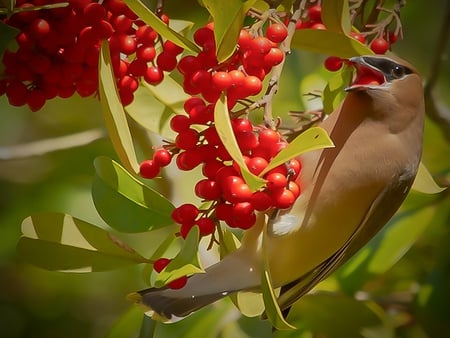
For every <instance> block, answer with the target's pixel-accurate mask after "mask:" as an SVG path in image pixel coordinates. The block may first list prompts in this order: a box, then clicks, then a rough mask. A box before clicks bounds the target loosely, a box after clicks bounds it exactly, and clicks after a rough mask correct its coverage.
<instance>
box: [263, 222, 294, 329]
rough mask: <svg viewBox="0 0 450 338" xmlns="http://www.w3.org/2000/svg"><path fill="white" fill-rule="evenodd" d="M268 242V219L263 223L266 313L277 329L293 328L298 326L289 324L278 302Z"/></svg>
mask: <svg viewBox="0 0 450 338" xmlns="http://www.w3.org/2000/svg"><path fill="white" fill-rule="evenodd" d="M266 243H267V221H266V220H265V223H264V225H263V238H262V254H263V269H262V272H261V292H262V295H263V300H264V307H265V313H266V315H267V318H268V319H269V321H270V323H271V324H272V326H273V327H274V328H276V329H277V330H293V329H295V328H296V327H295V326H292V325H291V324H289V323H288V322H287V321H286V319H285V318H284V316H283V314H282V313H281V309H280V306H279V305H278V302H277V297H276V295H275V290H274V289H273V286H272V285H273V284H272V278H271V277H270V271H269V257H268V253H267V249H266Z"/></svg>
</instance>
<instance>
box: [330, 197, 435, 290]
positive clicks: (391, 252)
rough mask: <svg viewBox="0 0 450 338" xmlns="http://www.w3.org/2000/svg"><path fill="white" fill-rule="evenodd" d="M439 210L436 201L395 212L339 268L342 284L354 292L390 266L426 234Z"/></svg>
mask: <svg viewBox="0 0 450 338" xmlns="http://www.w3.org/2000/svg"><path fill="white" fill-rule="evenodd" d="M436 210H437V207H436V205H434V204H433V205H431V206H428V207H421V208H419V207H416V208H415V209H413V210H408V211H404V212H402V213H400V214H398V215H396V216H395V217H394V218H393V219H392V221H391V222H390V223H389V224H388V225H387V226H385V227H384V228H383V229H382V230H381V231H380V232H379V233H378V234H377V235H376V236H375V237H374V238H372V240H371V241H370V242H369V243H368V244H367V245H366V246H364V247H363V248H362V249H361V250H360V251H358V253H357V254H356V255H354V256H353V257H352V258H351V259H350V260H349V261H348V262H347V263H346V264H345V265H343V266H342V267H341V268H340V269H339V270H338V271H337V272H336V277H337V279H338V281H339V282H340V283H341V285H342V288H343V289H345V290H346V291H347V292H350V293H352V292H355V291H357V290H358V289H359V288H360V287H361V286H362V285H363V284H364V282H365V281H367V280H370V279H371V278H373V277H374V276H378V275H380V274H382V273H384V272H386V271H387V270H388V269H390V268H391V267H392V266H393V265H394V264H395V263H397V262H398V261H399V260H400V259H401V258H402V257H403V256H404V255H405V253H406V252H407V251H408V250H409V248H410V247H411V246H412V245H413V244H414V243H415V242H416V240H417V239H418V238H419V237H420V236H421V235H422V234H423V232H424V231H425V229H426V228H427V227H428V226H429V224H430V223H431V222H432V220H433V218H434V216H435V215H436V214H437V211H436Z"/></svg>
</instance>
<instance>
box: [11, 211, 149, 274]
mask: <svg viewBox="0 0 450 338" xmlns="http://www.w3.org/2000/svg"><path fill="white" fill-rule="evenodd" d="M17 251H18V254H19V257H20V258H22V259H23V260H24V261H26V262H28V263H30V264H33V265H36V266H38V267H40V268H43V269H47V270H58V271H65V272H93V271H105V270H111V269H116V268H120V267H123V266H127V265H131V264H139V263H145V262H147V260H146V259H145V258H144V257H142V256H141V255H139V254H138V253H137V252H136V251H134V250H133V249H132V248H130V247H129V246H128V245H126V244H125V243H124V242H122V241H120V240H119V239H118V238H116V237H114V236H113V235H112V234H111V233H109V232H108V231H106V230H104V229H102V228H100V227H98V226H95V225H93V224H90V223H88V222H85V221H82V220H80V219H78V218H75V217H72V216H70V215H65V214H61V213H51V212H50V213H39V214H34V215H32V216H30V217H27V218H26V219H25V220H24V221H23V222H22V237H21V238H20V240H19V243H18V244H17Z"/></svg>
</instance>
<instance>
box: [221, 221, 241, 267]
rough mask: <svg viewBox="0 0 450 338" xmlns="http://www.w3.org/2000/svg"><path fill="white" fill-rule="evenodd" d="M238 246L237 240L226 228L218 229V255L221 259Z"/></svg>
mask: <svg viewBox="0 0 450 338" xmlns="http://www.w3.org/2000/svg"><path fill="white" fill-rule="evenodd" d="M240 245H241V243H240V242H239V239H238V238H237V237H236V235H235V234H233V233H232V232H231V231H230V230H229V229H228V228H221V229H219V253H220V258H221V259H222V258H224V257H225V256H226V255H228V254H230V253H231V252H233V251H235V250H236V249H237V248H238V247H239V246H240Z"/></svg>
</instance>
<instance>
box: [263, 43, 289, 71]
mask: <svg viewBox="0 0 450 338" xmlns="http://www.w3.org/2000/svg"><path fill="white" fill-rule="evenodd" d="M283 59H284V54H283V52H282V51H281V49H279V48H277V47H272V48H270V51H269V53H267V54H266V55H264V66H266V67H273V66H276V65H278V64H280V63H281V62H282V61H283Z"/></svg>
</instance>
